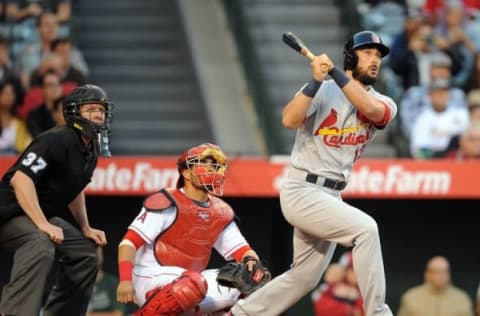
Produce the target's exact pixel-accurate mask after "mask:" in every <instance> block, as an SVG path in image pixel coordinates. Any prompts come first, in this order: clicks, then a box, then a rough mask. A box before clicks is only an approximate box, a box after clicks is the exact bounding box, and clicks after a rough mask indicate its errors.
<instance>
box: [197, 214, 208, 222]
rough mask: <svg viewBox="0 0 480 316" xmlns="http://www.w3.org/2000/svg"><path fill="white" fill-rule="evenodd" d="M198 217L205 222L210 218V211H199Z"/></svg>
mask: <svg viewBox="0 0 480 316" xmlns="http://www.w3.org/2000/svg"><path fill="white" fill-rule="evenodd" d="M197 216H198V218H200V219H201V220H203V221H204V222H208V221H209V220H210V213H209V212H206V211H199V212H198V213H197Z"/></svg>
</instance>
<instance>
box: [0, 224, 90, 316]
mask: <svg viewBox="0 0 480 316" xmlns="http://www.w3.org/2000/svg"><path fill="white" fill-rule="evenodd" d="M49 222H50V223H52V224H53V225H57V226H59V227H61V228H62V229H63V234H64V241H63V243H62V244H60V245H56V244H54V243H53V242H52V241H51V240H50V239H49V238H48V236H47V234H45V233H43V232H41V231H40V230H38V228H37V227H36V226H35V225H34V224H33V222H32V221H31V220H30V219H29V218H28V217H27V216H26V215H22V216H17V217H14V218H12V219H10V220H9V221H7V222H6V223H4V224H1V225H0V244H1V245H2V246H4V247H5V248H6V249H8V250H10V251H12V252H15V255H14V259H13V267H12V271H11V274H10V281H9V283H8V284H6V285H5V286H4V287H3V290H2V297H1V301H0V314H6V315H19V316H37V315H38V314H39V311H40V308H41V306H42V297H43V296H44V294H45V293H44V292H45V288H46V285H47V278H48V276H49V274H50V272H51V270H52V267H53V264H54V261H55V259H57V260H58V261H59V263H60V265H59V269H58V272H59V273H58V276H57V278H56V282H55V283H54V287H53V290H52V291H51V293H50V296H49V297H48V300H47V304H46V306H45V315H59V316H63V315H69V316H74V315H78V316H80V315H85V312H86V310H87V306H88V301H89V300H90V295H91V293H92V291H93V286H94V285H95V278H96V274H97V271H98V268H99V266H98V260H97V254H96V245H95V243H94V242H93V241H92V240H90V239H87V238H85V237H84V236H83V234H82V233H81V232H80V231H79V230H78V229H77V228H76V227H75V226H73V225H72V224H70V223H68V222H67V221H65V220H63V219H61V218H59V217H53V218H51V219H50V220H49Z"/></svg>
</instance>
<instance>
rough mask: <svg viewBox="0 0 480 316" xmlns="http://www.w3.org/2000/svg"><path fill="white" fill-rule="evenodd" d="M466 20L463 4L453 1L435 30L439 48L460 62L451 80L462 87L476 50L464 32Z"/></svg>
mask: <svg viewBox="0 0 480 316" xmlns="http://www.w3.org/2000/svg"><path fill="white" fill-rule="evenodd" d="M466 20H467V17H466V15H465V12H464V6H463V4H462V3H461V2H459V1H453V2H450V3H449V5H448V6H446V8H445V18H444V19H442V21H441V23H438V24H437V26H436V28H435V33H436V34H437V35H436V36H437V37H438V39H441V40H439V41H438V46H439V48H440V49H443V50H446V51H447V50H448V51H449V52H450V53H451V54H455V55H456V56H457V59H459V60H462V62H461V67H460V68H459V70H458V72H457V73H455V75H454V76H453V78H452V79H453V80H452V81H453V83H454V85H456V86H462V85H463V84H464V83H465V81H466V79H467V76H468V74H469V72H470V68H471V67H472V61H473V54H474V53H475V50H476V48H475V44H474V43H473V41H472V40H471V39H470V38H469V36H468V35H467V34H466V32H465V24H466ZM442 43H443V44H442Z"/></svg>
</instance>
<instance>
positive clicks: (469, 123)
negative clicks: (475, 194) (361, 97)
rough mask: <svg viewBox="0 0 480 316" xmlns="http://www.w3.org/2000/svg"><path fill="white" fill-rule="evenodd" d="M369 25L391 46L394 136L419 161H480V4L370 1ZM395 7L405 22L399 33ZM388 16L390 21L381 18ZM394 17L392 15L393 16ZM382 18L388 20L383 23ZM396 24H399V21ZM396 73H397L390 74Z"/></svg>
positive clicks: (403, 151)
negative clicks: (395, 113) (394, 27)
mask: <svg viewBox="0 0 480 316" xmlns="http://www.w3.org/2000/svg"><path fill="white" fill-rule="evenodd" d="M364 4H366V5H367V6H368V7H369V9H368V10H365V9H363V16H364V18H363V21H364V25H366V26H370V27H373V28H374V29H373V30H374V31H377V32H378V33H379V34H380V36H381V37H382V38H383V39H384V42H386V43H387V44H389V45H390V47H391V54H390V56H389V57H388V58H387V60H386V62H385V65H384V66H386V68H387V73H393V74H394V76H393V79H392V78H391V77H385V78H386V79H385V81H386V85H387V87H388V86H390V89H389V90H391V91H400V92H399V93H398V95H396V96H393V97H394V98H395V99H396V101H397V103H398V105H399V116H398V124H397V128H395V129H394V130H393V131H392V133H393V134H394V135H393V137H392V139H393V140H394V143H395V145H396V146H397V149H398V155H399V156H402V157H411V158H414V159H434V158H445V159H456V160H463V159H469V158H480V141H477V140H476V139H477V137H475V135H476V133H477V132H476V131H477V130H478V126H479V124H480V121H479V120H478V117H477V116H476V115H474V113H475V108H476V107H477V106H478V105H479V104H478V103H479V102H480V100H479V96H480V53H479V52H480V37H479V36H478V34H479V32H478V31H480V1H474V0H422V1H418V0H405V1H365V2H364ZM392 6H393V7H396V9H397V11H396V12H401V13H400V14H401V15H402V16H403V19H401V21H402V23H396V24H397V30H396V31H392V21H397V20H398V19H396V20H395V19H392V18H391V17H390V14H392V13H391V12H392ZM382 14H383V15H385V16H384V19H379V16H380V17H381V16H382ZM387 14H389V15H388V16H387ZM379 21H380V22H379ZM393 24H395V23H393ZM389 71H390V72H389Z"/></svg>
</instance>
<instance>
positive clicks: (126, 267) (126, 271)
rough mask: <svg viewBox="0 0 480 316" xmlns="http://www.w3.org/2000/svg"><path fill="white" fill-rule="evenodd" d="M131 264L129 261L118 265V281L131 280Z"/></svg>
mask: <svg viewBox="0 0 480 316" xmlns="http://www.w3.org/2000/svg"><path fill="white" fill-rule="evenodd" d="M132 270H133V263H132V262H131V261H129V260H123V261H120V262H119V263H118V279H119V280H120V281H131V280H132Z"/></svg>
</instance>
